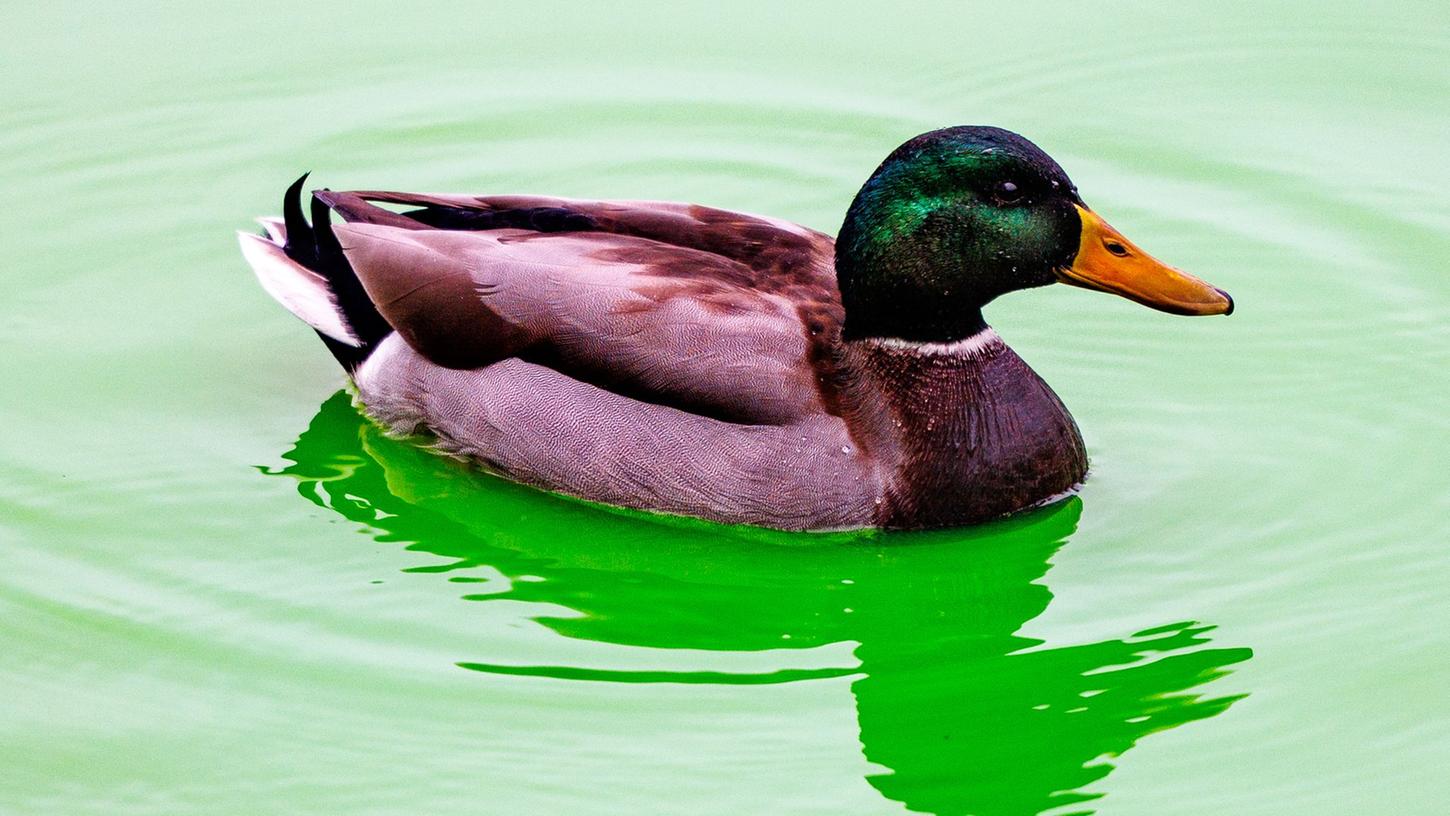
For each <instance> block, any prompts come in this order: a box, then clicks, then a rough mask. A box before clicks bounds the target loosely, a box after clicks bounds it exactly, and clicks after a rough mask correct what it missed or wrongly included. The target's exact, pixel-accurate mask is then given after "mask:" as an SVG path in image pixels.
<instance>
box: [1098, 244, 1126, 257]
mask: <svg viewBox="0 0 1450 816" xmlns="http://www.w3.org/2000/svg"><path fill="white" fill-rule="evenodd" d="M1103 246H1104V247H1105V248H1107V250H1108V251H1109V252H1111V253H1113V254H1114V255H1117V256H1118V257H1119V258H1125V257H1127V255H1128V248H1127V247H1125V246H1123V245H1122V244H1120V243H1118V242H1117V241H1104V242H1103Z"/></svg>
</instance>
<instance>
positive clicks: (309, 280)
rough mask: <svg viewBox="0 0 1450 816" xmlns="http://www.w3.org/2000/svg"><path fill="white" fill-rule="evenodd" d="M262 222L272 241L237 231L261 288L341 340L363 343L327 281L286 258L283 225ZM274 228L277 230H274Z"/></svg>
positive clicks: (305, 319) (357, 343)
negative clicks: (347, 320)
mask: <svg viewBox="0 0 1450 816" xmlns="http://www.w3.org/2000/svg"><path fill="white" fill-rule="evenodd" d="M273 220H275V219H273ZM262 225H263V226H264V227H265V228H266V229H267V233H268V235H272V236H273V238H272V240H268V239H266V238H263V237H262V236H260V235H252V234H251V233H246V232H238V233H237V237H238V239H239V240H240V241H241V244H242V257H243V258H246V259H247V263H249V264H251V266H252V271H253V272H255V273H256V275H257V281H258V282H260V283H261V284H262V288H263V289H266V290H267V294H269V295H271V296H272V297H273V298H275V299H276V301H277V302H278V303H280V304H282V305H283V306H286V307H287V311H289V312H291V313H292V314H295V315H297V316H298V317H300V318H302V320H303V322H305V323H306V324H307V325H309V326H311V327H312V328H314V329H317V330H318V331H320V332H322V333H323V334H325V335H327V336H328V337H331V338H332V339H334V340H337V341H338V342H341V343H346V344H348V345H349V346H361V345H362V341H361V340H359V339H358V338H357V335H355V334H353V333H352V329H350V328H348V326H347V322H346V321H345V320H343V319H342V312H341V311H340V310H339V309H338V308H337V300H336V299H335V298H333V296H332V290H331V289H330V288H329V287H328V285H327V280H326V279H325V278H323V277H322V276H321V275H319V274H317V273H316V272H313V271H312V270H310V269H307V268H306V267H304V266H302V265H301V264H299V263H297V262H296V261H294V260H292V259H291V258H289V257H287V253H285V252H283V251H282V245H281V243H279V240H280V239H278V238H277V235H279V234H281V233H280V231H281V229H282V228H281V225H280V224H277V225H272V224H269V223H268V222H267V220H263V221H262ZM274 229H276V230H278V232H275V233H274V231H273V230H274Z"/></svg>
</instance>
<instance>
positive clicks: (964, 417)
mask: <svg viewBox="0 0 1450 816" xmlns="http://www.w3.org/2000/svg"><path fill="white" fill-rule="evenodd" d="M844 346H845V347H844V349H843V351H842V358H843V359H842V361H841V362H842V367H843V368H844V369H845V370H846V373H847V376H846V377H845V378H844V380H845V382H847V383H849V385H847V386H846V389H845V390H846V391H847V392H848V395H847V396H846V399H845V400H844V402H845V404H847V405H849V406H851V407H850V408H849V409H848V410H847V411H846V420H847V422H848V424H849V425H850V427H851V430H852V435H853V436H854V437H855V438H856V440H857V442H858V443H859V444H860V445H861V446H862V448H863V453H865V454H866V455H868V456H871V457H873V458H875V459H876V460H877V461H878V462H879V463H880V464H881V466H882V469H883V471H884V472H885V473H886V479H885V482H886V496H885V500H884V501H883V503H882V505H881V508H880V513H879V517H878V520H877V523H878V524H879V525H881V526H883V527H913V528H914V527H938V526H949V525H956V524H968V523H974V522H980V521H985V520H987V519H991V518H995V517H997V516H1001V515H1005V514H1007V513H1011V512H1014V511H1017V510H1022V509H1025V508H1028V507H1031V506H1033V505H1035V504H1039V503H1041V502H1043V501H1045V500H1047V499H1050V498H1052V497H1054V496H1057V495H1059V494H1062V493H1064V492H1066V491H1068V490H1071V489H1072V488H1074V487H1076V486H1077V485H1078V484H1080V483H1081V482H1082V480H1083V477H1084V476H1085V475H1086V473H1087V452H1086V450H1085V449H1084V448H1083V442H1082V436H1081V434H1080V433H1079V432H1078V429H1077V424H1076V423H1075V422H1073V419H1072V416H1071V415H1070V414H1068V412H1067V409H1066V408H1065V407H1063V404H1062V401H1061V400H1059V399H1058V398H1057V395H1056V394H1054V393H1053V392H1052V389H1051V388H1049V387H1048V385H1047V383H1045V382H1043V380H1042V378H1041V377H1039V376H1037V374H1036V372H1034V371H1033V370H1032V369H1031V368H1029V367H1028V365H1027V364H1026V363H1025V362H1023V361H1022V358H1020V357H1018V356H1017V355H1016V354H1015V353H1014V352H1013V351H1012V350H1011V349H1010V348H1008V347H1007V346H1006V344H1005V343H1003V342H1002V341H1001V339H1000V338H998V337H997V336H996V334H995V333H994V332H992V331H991V330H990V329H988V330H986V332H984V333H983V334H982V335H978V336H977V337H976V338H972V339H970V340H967V341H962V342H960V343H955V344H951V345H940V344H905V343H898V342H895V341H881V340H862V341H854V342H848V343H846V344H844Z"/></svg>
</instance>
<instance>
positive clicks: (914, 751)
mask: <svg viewBox="0 0 1450 816" xmlns="http://www.w3.org/2000/svg"><path fill="white" fill-rule="evenodd" d="M285 458H286V459H288V460H289V461H291V462H293V463H294V464H292V465H290V466H288V467H286V468H284V469H282V470H281V471H278V472H279V473H282V474H286V475H289V476H292V477H294V478H296V479H297V480H298V481H299V491H300V492H301V493H302V495H303V496H305V497H307V498H308V499H309V500H310V501H313V502H316V503H317V504H319V505H322V506H325V507H329V508H331V509H333V510H335V511H337V512H338V513H340V514H342V515H343V516H345V517H347V518H349V519H352V520H354V521H357V522H359V523H362V524H366V525H368V526H369V527H371V528H373V529H374V530H376V531H377V536H376V537H377V539H378V540H379V541H396V542H400V543H406V545H407V548H408V549H410V550H416V551H422V552H428V553H433V554H436V555H438V556H442V557H444V558H446V559H447V561H446V562H444V563H441V564H438V565H436V566H429V567H422V568H415V569H414V570H412V571H414V572H437V573H440V574H443V575H446V576H448V577H449V578H451V579H452V580H453V581H456V582H459V585H460V586H467V587H470V588H471V589H473V590H475V591H473V592H471V593H470V594H468V595H465V596H464V597H465V598H467V599H470V600H499V599H508V600H512V601H526V602H534V603H538V604H547V605H548V606H547V607H545V609H546V610H547V611H541V612H540V613H539V614H537V615H535V616H534V619H535V620H538V621H539V622H540V623H542V624H544V625H545V626H547V627H549V628H550V629H552V630H553V631H555V632H557V633H558V634H560V635H563V636H565V637H569V638H576V639H582V640H590V641H597V642H602V643H609V644H617V645H621V646H631V647H652V648H655V649H691V650H705V651H706V652H710V653H721V654H726V653H735V654H740V653H750V652H763V651H766V650H774V652H773V653H774V654H780V653H781V651H780V650H803V649H812V648H815V647H821V646H827V645H829V644H838V643H842V642H847V643H855V644H857V646H856V649H855V652H854V654H855V658H856V660H857V661H859V663H858V664H856V665H841V666H825V667H821V666H819V665H815V666H801V667H791V666H785V667H780V668H777V669H773V670H770V671H764V672H760V671H757V672H753V673H737V672H729V671H720V670H716V669H711V670H706V671H699V670H689V669H686V670H648V671H629V670H618V669H601V668H591V667H581V666H520V665H514V664H509V663H507V662H504V661H497V660H490V661H471V662H462V663H460V664H459V665H461V666H463V667H464V668H468V669H473V670H477V671H484V672H491V673H502V674H512V675H534V676H549V677H557V678H566V679H578V680H593V681H613V682H633V683H649V682H674V683H731V684H745V683H779V682H792V681H800V680H810V679H814V678H819V677H832V676H843V675H850V676H855V677H858V679H857V680H855V682H854V684H853V685H852V691H853V693H854V694H855V697H856V703H857V717H858V721H859V723H860V728H861V744H862V748H863V751H864V753H865V755H866V757H867V759H869V760H871V761H872V762H874V763H877V764H878V765H880V766H884V768H886V769H889V770H887V771H883V772H882V773H881V774H879V775H874V776H871V777H870V778H869V781H870V783H871V784H872V785H873V786H875V787H876V789H877V790H879V791H880V792H881V793H882V794H883V795H885V796H887V797H889V798H890V799H893V800H896V801H898V802H901V803H903V804H905V805H906V806H907V807H908V808H909V809H911V810H914V811H921V812H927V813H936V814H968V813H970V814H982V815H983V816H986V815H988V814H1036V813H1041V812H1043V811H1044V810H1047V809H1055V808H1061V807H1064V806H1069V805H1072V804H1073V803H1077V802H1083V801H1087V800H1090V799H1093V798H1095V797H1096V796H1098V795H1100V794H1094V793H1086V792H1084V789H1085V788H1086V787H1087V786H1089V785H1090V784H1091V783H1093V782H1095V781H1097V780H1099V779H1101V778H1102V777H1104V776H1106V775H1107V774H1108V773H1109V772H1110V771H1111V770H1112V765H1111V764H1110V763H1109V759H1110V758H1112V757H1116V756H1119V755H1121V754H1122V753H1123V752H1124V751H1126V750H1127V749H1129V748H1131V747H1132V746H1133V745H1134V744H1135V743H1136V742H1137V740H1138V739H1139V738H1141V737H1143V736H1145V735H1147V734H1151V733H1153V732H1156V731H1162V730H1164V729H1168V728H1172V727H1174V726H1177V725H1180V724H1182V723H1185V722H1188V721H1191V720H1197V719H1204V718H1207V717H1212V716H1214V715H1215V714H1218V713H1219V712H1221V711H1223V710H1224V709H1226V708H1227V707H1228V706H1229V705H1231V704H1232V702H1233V701H1234V700H1235V699H1237V698H1236V697H1218V698H1204V697H1202V696H1200V695H1198V694H1195V693H1192V690H1193V689H1195V688H1196V687H1197V686H1199V685H1201V684H1203V683H1205V682H1207V681H1210V680H1212V679H1214V678H1216V677H1219V676H1221V675H1223V674H1225V673H1226V670H1225V667H1227V666H1229V665H1231V664H1233V663H1237V662H1241V661H1243V660H1247V659H1248V658H1249V657H1250V656H1251V653H1250V651H1249V650H1248V649H1243V648H1232V649H1226V648H1209V647H1208V643H1209V638H1208V637H1207V632H1208V631H1209V630H1210V629H1211V628H1212V627H1209V626H1203V625H1198V624H1196V623H1193V622H1180V623H1171V624H1167V625H1164V626H1160V627H1156V628H1154V629H1151V630H1148V631H1144V632H1138V633H1135V634H1133V635H1131V636H1129V637H1125V638H1122V639H1113V640H1106V641H1102V642H1099V643H1090V644H1082V645H1070V646H1057V647H1046V646H1045V645H1044V643H1043V641H1041V640H1038V639H1034V638H1029V637H1025V636H1023V635H1020V634H1017V633H1018V631H1019V630H1020V629H1021V628H1022V627H1023V625H1024V624H1025V623H1027V622H1028V621H1031V620H1032V619H1033V618H1035V617H1037V616H1038V615H1039V614H1041V613H1042V611H1043V610H1044V609H1045V608H1046V607H1047V604H1048V603H1049V602H1050V601H1051V599H1052V594H1051V592H1050V591H1049V590H1048V589H1047V587H1046V586H1044V585H1043V584H1041V583H1038V581H1039V580H1040V579H1041V578H1042V577H1043V576H1044V575H1045V574H1046V573H1047V571H1048V569H1049V568H1050V563H1049V559H1050V558H1051V557H1052V555H1053V553H1055V552H1056V551H1057V550H1058V548H1060V547H1061V546H1062V545H1063V544H1064V543H1065V541H1066V539H1067V537H1068V536H1069V535H1070V534H1071V533H1072V532H1073V531H1074V529H1075V528H1076V525H1077V520H1078V517H1079V516H1080V514H1081V512H1082V503H1081V501H1079V500H1077V499H1072V500H1070V501H1067V502H1064V503H1062V504H1059V505H1057V506H1055V507H1052V508H1047V509H1044V510H1042V511H1038V512H1036V513H1032V514H1028V515H1025V516H1023V517H1020V518H1016V519H1012V520H1010V521H1006V522H1002V523H998V524H994V525H989V526H986V527H981V528H975V529H969V530H951V531H935V532H926V533H898V534H879V533H840V534H830V535H802V534H789V533H776V532H771V531H763V530H757V529H750V528H729V527H721V526H719V525H714V524H708V523H704V522H695V521H691V520H682V519H670V518H660V517H655V516H648V515H645V514H638V513H631V512H625V511H615V510H609V509H603V508H599V507H596V506H593V505H588V504H585V503H582V502H575V501H570V500H561V499H559V498H556V497H551V496H548V495H545V494H542V493H539V492H537V491H534V490H531V489H528V488H523V487H520V486H518V485H514V484H511V483H508V482H506V481H503V480H499V479H494V478H490V477H487V476H480V475H479V474H477V473H475V472H472V471H470V470H469V469H468V468H466V467H465V466H463V465H461V464H459V463H456V462H452V461H449V460H446V459H443V458H440V457H438V456H435V455H433V454H431V453H429V452H427V451H425V450H422V449H420V448H419V447H418V446H416V445H414V444H411V443H409V442H401V441H396V440H392V439H388V438H387V437H385V436H383V435H382V434H381V433H380V432H379V431H378V430H377V429H376V428H375V427H374V426H372V425H371V424H370V423H368V422H367V421H365V420H364V419H362V418H361V417H360V416H359V415H358V414H357V412H356V411H355V410H354V409H353V408H352V407H351V405H350V404H349V400H348V398H347V396H346V395H345V394H342V393H339V394H337V395H335V396H333V397H332V398H330V399H329V400H327V401H326V402H325V403H324V404H323V405H322V408H321V410H320V411H319V413H318V415H317V416H316V417H315V418H314V419H313V422H312V424H311V426H309V428H308V429H307V431H306V432H305V433H303V434H302V436H301V437H300V438H299V439H298V440H297V444H296V446H295V448H294V449H293V450H291V451H289V452H288V453H287V454H285ZM480 567H486V568H490V570H491V571H496V572H497V573H499V574H501V575H502V576H503V579H501V580H500V579H494V580H488V579H481V578H478V577H476V576H474V575H472V574H471V573H470V570H474V569H476V568H480ZM680 654H686V653H680ZM785 654H787V655H789V654H792V652H789V651H787V652H785ZM1073 812H1080V813H1088V812H1091V811H1090V810H1080V811H1073Z"/></svg>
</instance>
